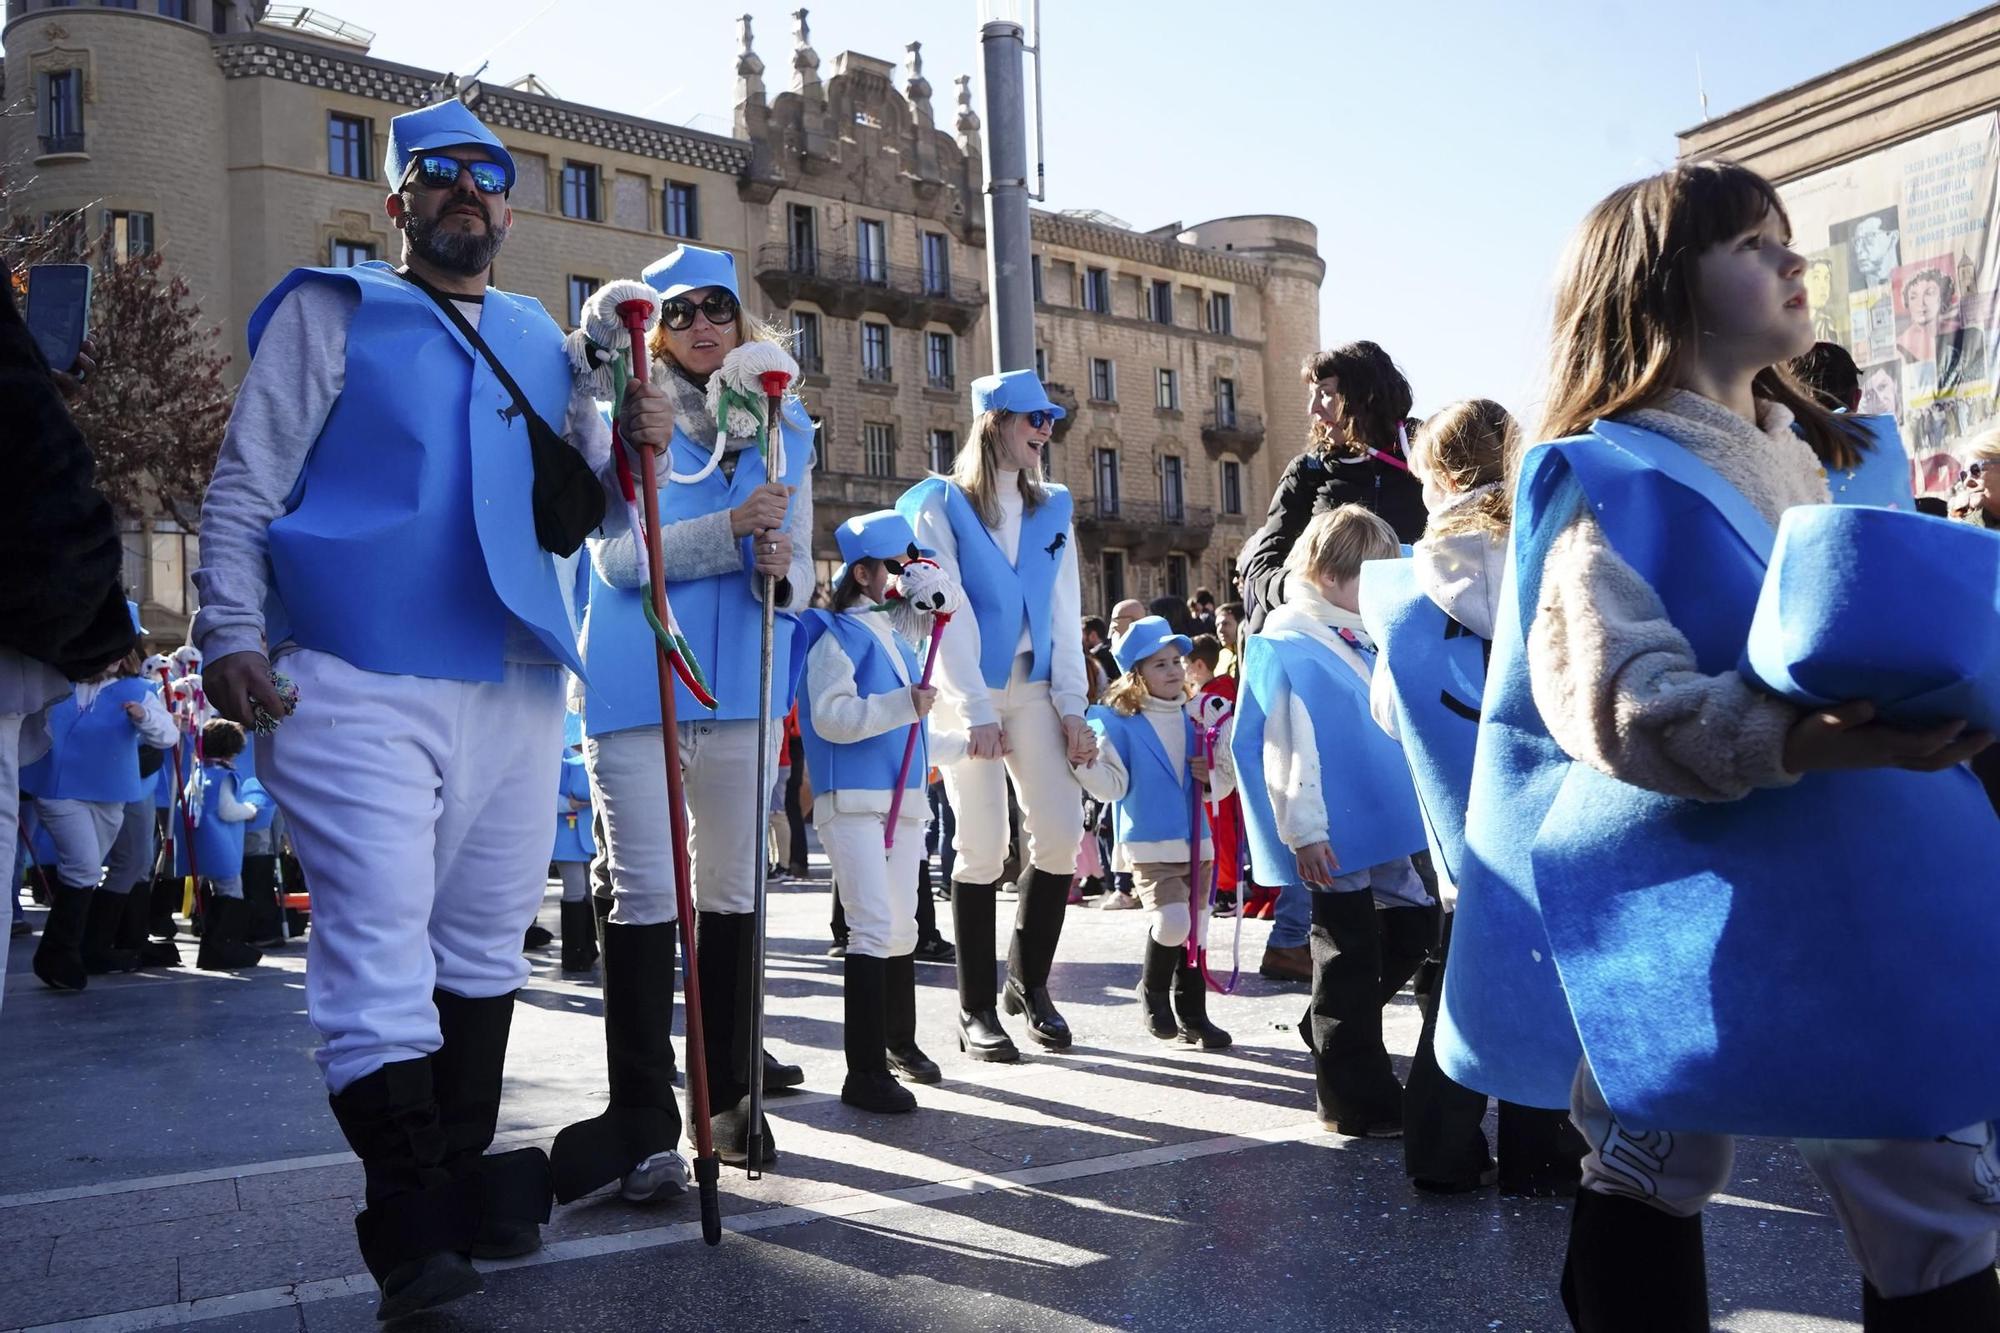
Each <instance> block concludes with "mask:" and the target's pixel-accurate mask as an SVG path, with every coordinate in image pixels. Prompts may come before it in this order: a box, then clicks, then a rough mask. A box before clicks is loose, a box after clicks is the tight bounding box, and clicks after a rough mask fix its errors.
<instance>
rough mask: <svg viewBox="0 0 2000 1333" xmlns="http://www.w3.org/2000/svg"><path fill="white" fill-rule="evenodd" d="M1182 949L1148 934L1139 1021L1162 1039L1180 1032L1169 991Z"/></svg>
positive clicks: (1140, 990)
mask: <svg viewBox="0 0 2000 1333" xmlns="http://www.w3.org/2000/svg"><path fill="white" fill-rule="evenodd" d="M1182 952H1184V951H1183V950H1181V949H1179V948H1176V947H1175V946H1174V945H1171V944H1162V943H1160V942H1159V941H1158V940H1156V939H1154V938H1153V937H1152V935H1151V933H1148V934H1147V936H1146V961H1145V962H1144V963H1142V964H1141V965H1140V967H1139V1023H1140V1026H1142V1027H1144V1028H1145V1029H1146V1031H1147V1032H1149V1033H1151V1034H1152V1035H1153V1036H1155V1037H1158V1038H1159V1039H1160V1040H1161V1041H1172V1040H1173V1039H1174V1038H1175V1037H1177V1036H1179V1035H1180V1028H1179V1026H1178V1025H1177V1024H1176V1023H1175V1022H1174V1011H1173V1006H1172V1005H1171V1003H1170V1002H1169V1001H1168V999H1167V990H1168V988H1169V987H1170V986H1172V985H1173V978H1174V957H1175V955H1176V954H1179V953H1182Z"/></svg>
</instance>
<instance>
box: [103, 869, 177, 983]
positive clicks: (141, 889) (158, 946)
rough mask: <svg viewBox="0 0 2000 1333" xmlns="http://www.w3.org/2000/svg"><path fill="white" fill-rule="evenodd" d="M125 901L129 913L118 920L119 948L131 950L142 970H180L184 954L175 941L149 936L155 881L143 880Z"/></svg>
mask: <svg viewBox="0 0 2000 1333" xmlns="http://www.w3.org/2000/svg"><path fill="white" fill-rule="evenodd" d="M124 902H125V914H124V915H123V916H121V917H119V918H118V937H117V938H118V947H119V948H121V949H129V950H131V951H132V954H133V956H134V957H136V958H137V959H138V960H139V966H140V967H179V966H180V963H181V951H180V950H179V949H178V948H176V947H174V942H173V941H172V940H153V939H148V938H147V937H146V928H147V926H148V924H149V923H150V920H151V918H152V915H153V884H152V881H151V880H145V879H142V880H140V881H139V882H138V883H137V884H134V885H133V886H132V891H131V892H130V893H128V894H126V895H125V899H124Z"/></svg>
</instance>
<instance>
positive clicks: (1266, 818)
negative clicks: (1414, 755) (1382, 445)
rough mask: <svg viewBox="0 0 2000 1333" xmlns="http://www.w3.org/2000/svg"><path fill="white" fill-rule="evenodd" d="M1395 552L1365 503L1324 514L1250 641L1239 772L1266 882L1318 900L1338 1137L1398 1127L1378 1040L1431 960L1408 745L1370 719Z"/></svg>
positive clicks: (1315, 940) (1317, 1075) (1328, 1118)
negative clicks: (1377, 595) (1372, 678)
mask: <svg viewBox="0 0 2000 1333" xmlns="http://www.w3.org/2000/svg"><path fill="white" fill-rule="evenodd" d="M1400 553H1401V548H1400V547H1399V545H1398V544H1397V541H1396V534H1395V531H1394V529H1392V528H1390V526H1389V525H1388V524H1387V523H1386V522H1384V521H1383V520H1382V519H1381V518H1378V517H1377V516H1376V515H1374V514H1372V513H1370V512H1369V511H1368V510H1366V509H1363V508H1362V507H1361V506H1360V505H1342V506H1340V507H1339V508H1338V509H1335V510H1332V511H1331V512H1329V513H1325V514H1320V515H1318V516H1317V517H1315V518H1314V519H1313V520H1312V521H1311V522H1310V523H1308V524H1306V528H1305V531H1304V532H1302V533H1300V534H1299V540H1298V541H1297V543H1295V544H1294V545H1293V547H1292V551H1291V554H1290V555H1288V556H1286V558H1285V564H1286V570H1287V572H1288V573H1289V574H1290V576H1291V581H1290V583H1289V584H1288V585H1287V587H1286V589H1285V601H1284V604H1283V606H1282V607H1280V608H1279V610H1277V611H1274V612H1273V613H1272V614H1271V616H1270V618H1269V619H1268V620H1266V621H1265V622H1264V629H1263V630H1262V631H1261V632H1260V633H1257V634H1253V635H1251V636H1250V638H1249V640H1248V641H1247V642H1246V644H1245V652H1244V660H1243V683H1242V693H1241V695H1240V697H1239V699H1238V703H1237V714H1236V725H1235V735H1234V738H1233V744H1232V748H1233V749H1234V751H1235V759H1236V766H1237V769H1238V771H1245V770H1247V771H1249V772H1252V773H1256V774H1259V775H1260V776H1261V777H1262V779H1263V780H1262V781H1261V782H1249V783H1246V784H1245V785H1244V787H1243V793H1244V796H1243V814H1244V822H1245V824H1246V825H1247V831H1248V834H1249V841H1250V855H1251V859H1252V863H1253V865H1254V867H1255V869H1256V874H1257V880H1258V882H1259V883H1262V884H1304V885H1305V886H1306V887H1307V888H1309V889H1310V890H1311V891H1312V904H1311V907H1312V934H1311V937H1310V938H1311V947H1312V998H1311V1000H1310V1002H1309V1003H1308V1004H1307V1006H1306V1016H1305V1018H1304V1020H1303V1022H1302V1023H1301V1025H1300V1035H1301V1036H1302V1037H1304V1038H1305V1040H1306V1044H1307V1045H1308V1046H1309V1047H1310V1048H1311V1050H1312V1052H1313V1063H1314V1084H1315V1090H1316V1094H1317V1100H1318V1105H1319V1117H1320V1123H1321V1124H1323V1125H1324V1126H1325V1127H1326V1128H1327V1129H1330V1130H1332V1131H1333V1132H1334V1133H1336V1134H1347V1135H1353V1136H1357V1137H1362V1136H1366V1137H1376V1138H1392V1137H1394V1136H1396V1135H1398V1134H1400V1133H1401V1132H1402V1127H1403V1089H1402V1085H1401V1084H1399V1083H1397V1082H1396V1075H1395V1072H1394V1071H1393V1070H1392V1069H1391V1068H1390V1066H1389V1053H1388V1051H1387V1049H1386V1048H1384V1046H1383V1044H1382V1007H1383V1006H1384V1005H1386V1004H1387V1003H1388V1002H1389V1000H1390V999H1391V998H1392V997H1393V996H1394V995H1395V994H1396V992H1397V991H1399V990H1401V989H1402V987H1403V983H1404V982H1406V981H1408V980H1409V979H1410V976H1411V974H1413V973H1414V972H1415V971H1416V969H1417V965H1418V964H1419V963H1421V962H1422V961H1423V958H1424V954H1425V952H1426V950H1427V949H1428V948H1429V944H1430V939H1431V936H1432V934H1433V933H1434V931H1435V927H1434V926H1433V924H1432V912H1433V910H1434V904H1433V903H1432V901H1431V897H1430V894H1429V893H1428V892H1427V891H1426V890H1425V888H1424V885H1423V881H1422V880H1421V879H1419V878H1418V877H1417V872H1416V868H1415V867H1414V866H1413V865H1411V864H1410V857H1411V855H1412V854H1414V853H1416V852H1420V851H1422V850H1423V848H1424V830H1423V820H1422V818H1421V816H1420V815H1419V813H1418V810H1417V801H1416V796H1415V793H1414V792H1413V791H1412V789H1411V786H1410V770H1409V764H1408V762H1407V761H1406V760H1405V759H1404V758H1403V751H1402V747H1401V746H1399V745H1397V744H1396V743H1395V742H1394V741H1393V740H1391V739H1389V737H1387V736H1386V735H1384V734H1383V733H1382V730H1381V728H1379V727H1377V726H1376V725H1375V723H1374V721H1373V719H1371V718H1370V717H1369V714H1368V678H1369V675H1370V672H1371V670H1372V669H1373V665H1374V660H1375V645H1374V642H1373V640H1371V639H1370V638H1369V637H1368V634H1367V631H1366V630H1365V629H1364V628H1363V626H1362V623H1361V617H1360V615H1359V614H1358V613H1357V612H1356V610H1355V598H1356V592H1357V586H1356V585H1357V583H1358V580H1359V578H1360V575H1361V566H1362V565H1363V564H1365V563H1366V562H1368V561H1370V560H1387V559H1393V558H1394V557H1396V556H1397V555H1399V554H1400Z"/></svg>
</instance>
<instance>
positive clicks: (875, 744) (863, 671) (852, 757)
mask: <svg viewBox="0 0 2000 1333" xmlns="http://www.w3.org/2000/svg"><path fill="white" fill-rule="evenodd" d="M871 614H872V613H871ZM801 621H802V624H801V626H800V630H801V634H802V637H803V640H804V643H805V651H807V652H810V651H811V650H812V645H813V644H815V643H817V642H819V640H820V636H821V635H825V634H831V635H833V637H834V639H835V641H837V642H838V643H839V644H840V646H841V649H842V651H844V652H845V653H846V654H847V657H848V660H849V661H851V662H853V663H854V689H855V692H856V693H857V694H859V695H860V696H861V697H862V698H864V699H867V698H871V697H872V696H874V695H877V694H889V693H891V692H893V691H896V690H908V689H909V688H910V687H909V685H908V684H906V683H905V682H904V680H903V678H902V677H900V676H898V675H897V674H896V668H895V666H894V664H893V663H891V662H890V660H889V650H888V649H887V648H884V647H883V646H882V641H881V640H880V639H878V638H876V637H875V634H874V632H873V631H872V630H870V629H869V628H868V626H867V625H865V624H863V623H862V620H861V617H860V616H856V615H850V614H847V613H845V612H842V613H839V614H836V613H833V612H830V611H808V612H807V613H806V614H805V615H804V616H803V617H801ZM896 651H897V654H898V656H899V657H901V659H902V662H903V669H904V671H906V672H908V673H909V679H910V680H912V681H914V680H916V679H917V678H918V677H919V676H920V675H922V674H923V668H922V666H921V665H920V664H919V663H918V662H917V655H916V652H915V651H914V650H913V649H912V648H911V647H910V646H909V645H908V644H907V643H904V642H903V640H902V638H901V637H900V636H898V637H897V639H896ZM812 706H813V701H812V698H811V697H810V693H809V692H808V693H802V694H800V695H799V739H800V740H801V741H802V742H803V743H804V746H805V754H806V771H807V772H808V773H810V774H811V775H812V785H813V790H814V791H815V792H832V791H880V792H888V791H894V790H895V789H896V769H897V767H898V766H899V765H901V763H902V762H903V745H904V743H905V741H906V739H907V737H908V736H909V728H907V727H896V728H894V729H893V730H890V731H885V732H883V733H882V734H881V735H879V736H870V737H868V738H867V739H866V740H859V741H854V742H852V743H850V744H846V745H836V744H834V743H833V742H831V741H828V740H826V739H824V738H822V737H821V736H820V734H819V730H818V728H816V727H815V726H813V707H812ZM929 754H930V730H929V727H928V726H926V727H925V728H923V729H922V730H920V731H919V732H918V733H917V751H916V754H915V755H914V756H912V758H911V759H910V772H909V775H908V777H907V778H906V779H905V780H904V783H903V789H904V790H903V810H904V811H908V810H911V809H912V808H915V809H917V810H924V809H927V808H928V807H927V806H925V805H923V804H922V803H921V802H922V792H923V790H924V783H925V780H926V778H927V776H928V774H929V772H930V762H929ZM911 793H916V794H917V795H918V801H919V804H918V805H916V806H915V807H912V806H911V804H910V795H911Z"/></svg>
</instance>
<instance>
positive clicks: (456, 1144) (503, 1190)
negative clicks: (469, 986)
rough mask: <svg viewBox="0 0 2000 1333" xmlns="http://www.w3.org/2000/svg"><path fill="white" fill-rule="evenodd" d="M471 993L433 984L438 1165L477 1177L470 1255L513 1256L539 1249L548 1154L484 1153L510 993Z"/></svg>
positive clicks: (508, 1025) (495, 1117) (496, 1107)
mask: <svg viewBox="0 0 2000 1333" xmlns="http://www.w3.org/2000/svg"><path fill="white" fill-rule="evenodd" d="M517 993H518V992H515V991H508V992H507V993H506V994H505V995H493V996H484V997H481V998H478V999H472V998H468V997H466V996H463V995H454V994H452V993H451V992H450V991H445V990H434V991H432V992H431V999H432V1001H433V1003H435V1004H436V1005H437V1013H438V1031H439V1033H440V1034H441V1035H442V1036H443V1038H444V1041H443V1044H442V1045H440V1046H439V1047H438V1051H437V1054H436V1055H433V1056H432V1057H431V1076H432V1081H433V1085H434V1087H435V1088H436V1093H437V1106H438V1126H439V1128H440V1129H441V1130H442V1131H443V1133H444V1168H445V1170H446V1171H447V1172H449V1173H450V1174H451V1175H452V1176H453V1177H456V1178H472V1179H475V1180H477V1181H478V1183H479V1194H480V1205H481V1207H480V1214H479V1226H478V1229H477V1230H476V1231H475V1232H474V1234H473V1239H472V1257H473V1258H475V1259H515V1258H519V1257H520V1256H521V1255H524V1254H533V1253H534V1252H535V1251H536V1250H539V1249H541V1248H542V1227H541V1224H542V1223H544V1222H546V1221H548V1220H549V1159H548V1157H547V1156H546V1155H545V1154H544V1153H543V1152H542V1150H541V1149H540V1148H517V1149H515V1150H513V1151H512V1152H503V1153H493V1154H490V1155H489V1154H488V1153H487V1151H486V1150H487V1149H488V1148H490V1147H492V1146H493V1131H494V1127H495V1126H496V1125H498V1124H499V1121H500V1079H501V1074H502V1073H503V1071H504V1070H505V1068H506V1065H507V1035H508V1033H509V1032H510V1031H512V1029H513V1025H514V996H515V995H516V994H517Z"/></svg>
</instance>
